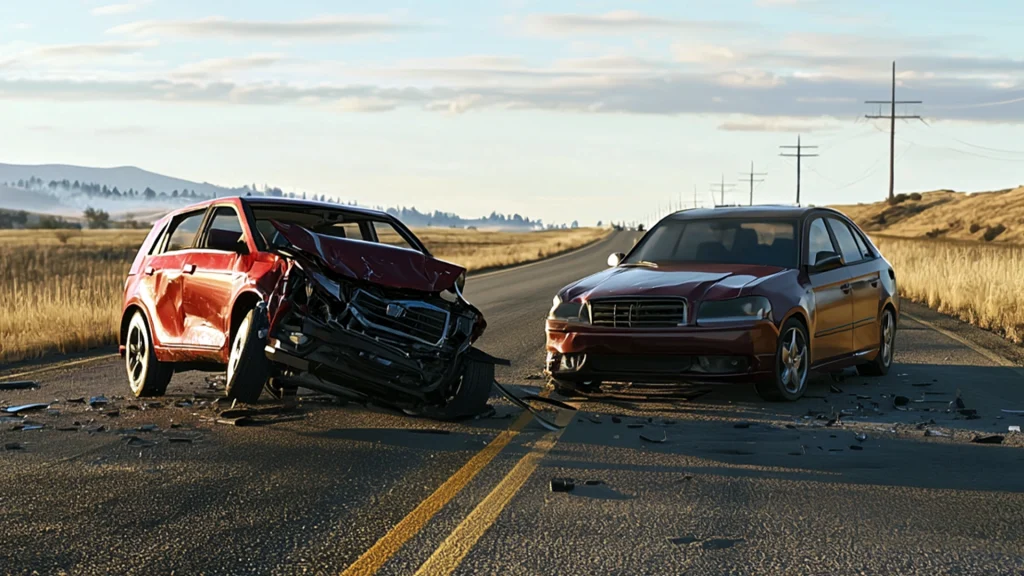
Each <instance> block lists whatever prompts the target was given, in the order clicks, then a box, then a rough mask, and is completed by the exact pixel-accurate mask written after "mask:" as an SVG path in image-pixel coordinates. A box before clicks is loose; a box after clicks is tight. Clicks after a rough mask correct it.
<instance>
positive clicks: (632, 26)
mask: <svg viewBox="0 0 1024 576" xmlns="http://www.w3.org/2000/svg"><path fill="white" fill-rule="evenodd" d="M525 25H526V30H527V31H529V32H533V33H536V34H550V35H556V36H561V35H575V34H626V33H633V32H653V31H665V32H702V31H716V30H723V29H735V28H738V27H741V25H740V24H738V23H734V22H719V21H707V20H704V21H702V20H682V19H677V18H663V17H659V16H648V15H646V14H643V13H641V12H634V11H630V10H619V11H614V12H606V13H604V14H531V15H529V16H527V17H526V20H525Z"/></svg>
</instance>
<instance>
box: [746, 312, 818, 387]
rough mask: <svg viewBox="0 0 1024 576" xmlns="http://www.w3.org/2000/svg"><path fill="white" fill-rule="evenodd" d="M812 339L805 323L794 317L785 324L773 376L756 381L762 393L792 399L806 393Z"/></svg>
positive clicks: (777, 349) (781, 333) (780, 336)
mask: <svg viewBox="0 0 1024 576" xmlns="http://www.w3.org/2000/svg"><path fill="white" fill-rule="evenodd" d="M808 342H810V339H809V338H808V337H807V328H805V327H804V325H803V322H800V321H799V320H797V319H796V318H790V319H789V320H787V321H786V323H785V324H783V325H782V330H781V331H779V341H778V343H777V344H776V345H775V371H774V373H773V375H772V377H771V378H769V379H767V380H763V381H761V382H757V383H755V387H756V388H757V394H758V396H760V397H761V398H764V399H765V400H770V401H779V400H787V401H790V402H792V401H795V400H799V399H800V397H801V396H803V395H804V393H805V392H806V391H807V380H808V375H809V373H810V361H811V358H810V348H809V346H808ZM794 350H795V353H794Z"/></svg>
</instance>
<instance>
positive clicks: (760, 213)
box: [668, 205, 838, 220]
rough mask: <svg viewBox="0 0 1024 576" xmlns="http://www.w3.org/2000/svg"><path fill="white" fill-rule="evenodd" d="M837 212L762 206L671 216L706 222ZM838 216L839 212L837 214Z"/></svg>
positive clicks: (796, 216) (803, 207) (723, 208)
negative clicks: (717, 219) (710, 219)
mask: <svg viewBox="0 0 1024 576" xmlns="http://www.w3.org/2000/svg"><path fill="white" fill-rule="evenodd" d="M822 210H825V211H828V212H835V210H832V209H830V208H819V207H813V206H787V205H761V206H720V207H717V208H696V209H692V210H682V211H679V212H676V213H674V214H671V215H669V216H668V218H672V219H674V220H704V219H708V218H801V217H803V216H805V215H807V214H809V213H811V212H813V211H822ZM836 213H837V214H838V212H836Z"/></svg>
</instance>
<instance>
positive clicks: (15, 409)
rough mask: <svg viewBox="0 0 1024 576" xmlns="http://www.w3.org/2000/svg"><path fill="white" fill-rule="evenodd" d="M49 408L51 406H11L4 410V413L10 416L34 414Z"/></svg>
mask: <svg viewBox="0 0 1024 576" xmlns="http://www.w3.org/2000/svg"><path fill="white" fill-rule="evenodd" d="M49 407H50V405H49V404H22V405H20V406H9V407H7V408H5V409H4V412H7V413H8V414H20V413H22V412H32V411H33V410H42V409H44V408H49Z"/></svg>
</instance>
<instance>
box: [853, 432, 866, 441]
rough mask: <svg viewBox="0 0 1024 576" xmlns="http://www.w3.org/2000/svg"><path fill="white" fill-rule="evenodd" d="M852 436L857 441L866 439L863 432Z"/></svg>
mask: <svg viewBox="0 0 1024 576" xmlns="http://www.w3.org/2000/svg"><path fill="white" fill-rule="evenodd" d="M854 438H855V439H856V440H857V442H864V441H865V440H867V439H868V435H867V434H865V433H863V432H860V433H858V434H857V435H856V436H854Z"/></svg>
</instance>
